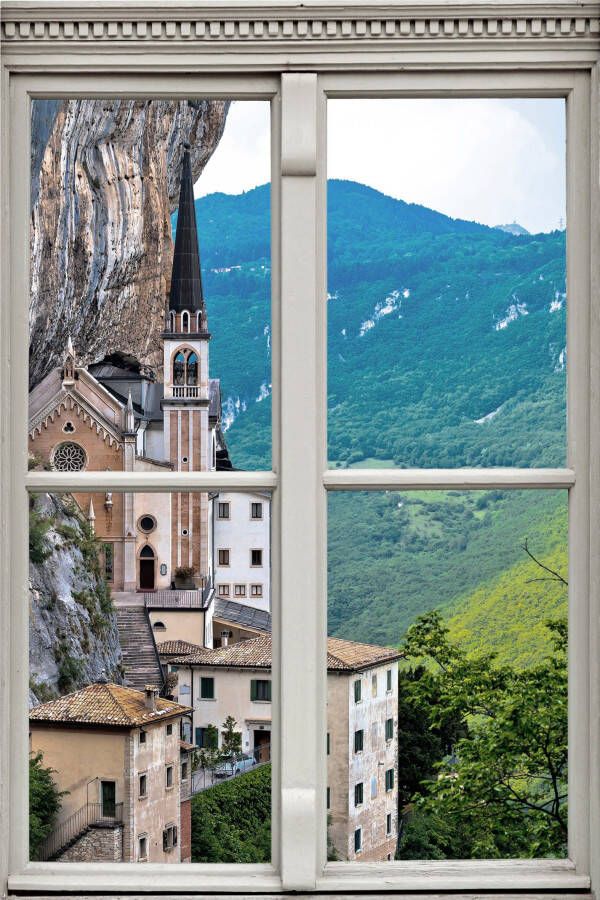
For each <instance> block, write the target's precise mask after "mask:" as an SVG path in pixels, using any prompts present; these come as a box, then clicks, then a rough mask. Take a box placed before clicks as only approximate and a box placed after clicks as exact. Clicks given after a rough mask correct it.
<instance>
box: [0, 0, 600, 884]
mask: <svg viewBox="0 0 600 900" xmlns="http://www.w3.org/2000/svg"><path fill="white" fill-rule="evenodd" d="M2 35H3V38H4V41H5V46H4V52H3V58H2V92H3V103H2V111H1V115H2V126H3V127H2V141H3V143H2V151H3V152H2V177H1V179H0V190H1V192H2V210H3V218H4V221H5V222H10V223H11V225H10V228H4V229H3V230H2V258H3V263H4V264H3V268H2V306H1V308H0V313H1V317H2V318H1V321H0V391H1V393H0V433H1V434H2V438H3V439H2V442H1V446H0V450H1V454H2V457H1V464H2V469H1V471H2V478H3V483H2V488H3V503H2V504H1V506H0V517H1V518H0V527H1V532H2V533H1V538H2V541H1V544H0V552H1V553H2V556H1V560H0V579H1V582H0V584H1V589H2V603H1V604H0V640H2V641H3V642H5V643H4V644H3V646H2V648H1V649H0V667H1V668H0V684H1V689H2V704H3V706H2V709H3V714H4V715H3V720H4V721H8V722H9V727H5V728H3V729H1V730H0V758H1V765H2V771H1V775H2V777H1V778H0V785H1V786H0V823H1V824H0V888H2V890H5V889H7V888H8V890H9V891H11V892H22V893H25V892H28V891H39V892H43V893H48V894H52V893H54V895H58V896H60V895H61V894H64V893H65V892H66V891H72V892H80V893H86V892H90V891H107V892H111V891H112V892H115V893H116V892H120V893H127V892H130V893H131V892H136V891H138V890H139V891H140V892H142V891H144V890H145V891H162V892H168V891H171V890H172V891H179V892H194V891H200V890H202V891H204V892H207V891H213V890H214V891H221V892H227V891H229V892H233V891H241V892H246V891H248V890H249V889H251V890H252V892H253V893H255V894H260V892H261V891H262V892H265V893H273V892H281V891H285V890H300V891H306V892H309V891H314V890H321V891H331V892H336V891H337V892H338V893H342V894H343V893H344V892H348V891H350V890H352V891H369V892H371V894H373V892H377V891H380V890H381V891H383V890H387V891H390V890H393V889H398V890H405V891H417V890H422V891H431V892H434V891H439V890H446V891H447V890H454V891H464V890H476V891H479V890H482V889H484V888H485V889H486V890H487V891H494V890H502V889H509V890H511V891H512V892H516V891H523V892H524V891H528V892H532V891H536V890H552V891H555V892H562V893H565V892H568V891H573V890H578V891H589V890H590V889H591V888H595V890H596V892H598V891H599V890H600V859H599V858H598V854H596V855H595V857H594V856H593V855H592V854H591V847H592V846H600V800H599V797H600V755H599V744H600V634H599V627H598V621H599V619H600V559H599V555H598V552H597V547H596V546H595V545H593V544H591V541H592V536H594V535H595V536H597V535H598V534H599V533H600V464H599V460H600V440H599V433H600V397H599V389H600V304H599V293H600V284H599V281H600V276H599V274H598V267H597V254H598V245H599V229H600V190H599V184H598V170H599V165H600V160H599V153H598V137H599V134H598V129H599V114H598V105H599V104H598V100H599V93H600V92H599V80H600V78H599V71H598V11H597V6H596V5H595V4H594V3H591V2H589V0H582V2H575V0H562V2H561V3H559V4H556V3H554V4H551V3H550V0H545V2H539V0H534V2H532V3H530V4H527V5H526V6H523V5H510V4H509V3H507V2H505V3H499V2H490V3H489V4H487V5H486V7H483V6H482V5H481V4H476V3H475V2H474V0H464V2H461V3H459V2H458V0H455V3H454V4H453V3H452V2H449V3H447V4H444V5H438V6H432V5H429V4H423V5H422V6H418V5H416V6H411V7H407V6H403V5H402V4H400V3H397V4H394V3H392V2H388V4H387V5H381V4H378V5H377V6H369V4H368V3H366V2H365V3H362V4H361V3H359V2H357V0H345V2H343V0H338V2H334V3H331V4H329V5H328V6H325V5H324V4H323V5H322V4H321V3H320V2H319V0H312V2H311V0H307V2H305V3H304V4H303V5H302V6H299V5H297V4H296V3H294V2H290V0H281V4H280V6H277V5H271V4H269V5H264V4H263V5H259V6H251V5H248V4H242V3H240V4H239V5H238V6H236V5H235V4H233V3H230V2H228V0H222V2H218V3H212V4H209V3H205V5H204V6H203V5H201V3H197V2H194V3H193V4H191V3H187V2H186V0H181V2H180V3H179V4H177V5H166V4H163V3H160V2H157V0H147V2H146V3H145V4H144V5H143V6H140V5H139V4H135V5H134V3H132V2H128V0H122V2H121V3H120V4H119V5H118V6H115V5H112V4H109V3H108V2H106V0H97V2H95V3H94V4H93V5H92V4H85V5H83V4H79V5H77V4H76V3H72V2H69V0H53V3H52V4H44V3H41V2H38V3H35V2H33V3H32V4H30V5H27V4H26V3H23V2H16V0H6V2H5V3H4V4H3V22H2ZM265 72H266V73H268V74H260V73H265ZM152 73H158V74H152ZM61 95H62V96H68V97H75V96H108V97H112V96H119V95H121V96H126V97H135V96H151V97H157V98H159V97H177V96H180V97H185V98H187V97H190V96H198V97H233V98H239V99H243V98H244V97H246V98H253V99H257V98H264V99H268V100H270V101H271V110H272V154H271V155H272V173H273V178H272V297H273V303H272V382H273V395H272V408H273V471H272V472H235V471H234V472H229V473H225V474H224V473H217V472H207V473H174V472H169V471H165V472H164V473H163V472H161V473H122V472H118V473H116V472H115V473H110V474H109V473H105V472H89V471H85V472H83V473H61V472H31V473H28V472H27V443H26V433H27V403H28V394H27V356H28V354H27V346H28V315H27V311H28V300H29V279H28V254H29V187H28V185H29V151H30V145H29V102H30V98H31V97H34V96H39V97H43V96H46V97H58V96H61ZM343 96H356V97H358V96H365V97H367V96H389V97H400V96H403V97H429V96H489V97H502V96H528V97H531V96H564V97H565V98H566V99H567V136H568V138H567V139H568V154H567V223H568V242H567V264H568V290H567V293H568V297H569V302H568V345H569V386H568V416H569V446H568V464H567V467H566V468H564V469H536V470H526V469H525V470H520V469H514V470H506V469H491V470H475V469H459V470H440V469H438V470H407V469H404V470H384V469H379V470H371V471H369V470H357V469H351V470H333V471H329V470H327V462H326V460H327V456H326V435H325V428H326V409H327V407H326V320H325V316H326V304H325V302H324V298H325V296H326V267H325V263H326V246H325V205H326V204H325V178H326V171H325V161H326V146H325V131H326V128H325V126H326V100H327V97H343ZM315 235H316V236H317V240H315ZM300 336H301V338H302V339H301V340H300V339H299V337H300ZM75 485H85V488H86V489H94V490H107V489H110V490H113V491H115V490H116V491H124V490H140V491H141V490H143V491H149V490H150V491H152V490H154V491H165V490H181V489H184V490H192V489H194V490H203V491H210V492H215V491H222V492H224V491H231V490H235V491H246V492H248V493H256V492H257V491H273V514H272V535H273V537H272V547H271V559H272V577H273V586H274V591H273V596H274V598H275V599H274V603H273V610H272V613H273V634H274V656H273V669H272V679H273V723H274V724H273V730H272V735H271V741H272V758H273V817H272V862H271V863H270V864H268V865H239V866H230V865H219V864H214V865H209V866H191V865H184V864H182V865H180V866H173V865H163V864H151V863H147V864H145V865H144V866H143V867H140V866H138V865H136V864H126V863H118V864H117V863H115V864H110V863H103V864H89V865H86V866H82V867H78V866H72V865H69V864H60V863H30V862H29V861H28V850H27V757H28V728H27V719H26V716H25V715H24V710H26V708H27V693H28V692H27V688H28V666H27V658H28V654H27V643H28V633H27V631H28V621H27V619H28V616H27V609H28V596H27V575H28V559H27V547H26V541H25V539H24V535H25V534H26V530H27V494H28V492H31V491H45V490H69V489H72V488H73V487H74V486H75ZM511 487H512V488H517V487H519V488H526V487H531V488H539V489H557V488H566V489H568V490H569V512H570V551H569V571H570V586H569V592H570V613H569V638H570V653H569V696H570V718H569V747H570V757H571V764H570V767H569V801H570V813H569V859H568V860H558V861H556V860H519V861H515V860H501V861H494V862H486V861H460V862H451V861H448V862H442V863H440V862H423V863H413V862H397V863H385V864H377V863H362V862H361V863H339V862H336V863H327V862H326V810H325V801H326V791H325V788H326V771H327V767H326V757H325V747H324V746H323V743H324V742H323V734H324V733H325V732H326V674H325V673H326V662H325V661H326V640H325V635H326V497H327V492H328V491H329V490H343V489H352V490H397V489H402V490H418V489H423V488H428V489H430V488H437V489H448V488H459V489H460V488H462V489H477V488H483V489H490V488H506V489H508V488H511ZM282 597H283V598H284V599H283V602H281V601H280V599H279V598H282ZM282 660H283V661H285V664H283V663H282ZM281 698H285V702H284V703H283V702H281ZM299 711H301V715H299V714H298V713H299Z"/></svg>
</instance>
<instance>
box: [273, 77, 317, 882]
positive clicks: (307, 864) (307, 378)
mask: <svg viewBox="0 0 600 900" xmlns="http://www.w3.org/2000/svg"><path fill="white" fill-rule="evenodd" d="M281 96H282V109H281V115H282V120H281V127H282V144H281V146H282V160H281V173H282V177H281V220H280V226H281V232H280V234H281V360H282V362H281V431H280V441H281V455H280V491H278V494H279V502H280V509H279V513H280V519H279V521H280V528H281V532H280V540H281V575H280V577H281V598H282V602H281V611H280V614H281V629H280V653H281V661H282V669H281V687H280V689H281V697H282V698H285V699H284V701H283V702H282V703H281V712H280V717H281V827H280V840H281V845H280V849H281V874H282V880H283V886H284V888H288V889H296V890H302V889H310V888H311V887H314V884H315V879H316V873H317V869H318V867H319V866H320V865H321V864H322V858H321V854H322V850H321V847H320V845H321V843H323V840H324V821H323V823H322V822H321V819H323V820H324V816H323V815H322V807H323V809H324V790H323V798H321V796H320V793H321V792H320V784H321V781H322V780H323V779H322V777H320V776H319V774H318V773H319V771H320V766H321V762H322V761H321V759H320V754H319V741H320V740H321V738H322V732H321V728H320V714H321V712H322V710H323V709H324V691H325V686H324V677H323V671H324V659H325V639H324V634H325V631H324V611H323V609H324V597H323V595H322V594H323V592H322V585H321V574H320V573H321V571H322V560H323V554H324V542H323V527H322V523H323V519H324V492H323V490H322V488H321V484H320V480H321V473H322V461H321V454H320V452H319V448H320V447H322V444H323V440H322V437H323V436H322V432H323V430H324V418H323V416H322V414H321V405H322V401H321V386H322V371H321V359H322V353H321V348H322V341H323V337H324V334H323V328H322V327H321V325H320V321H319V317H320V314H321V311H322V310H321V307H322V304H321V299H322V291H321V290H320V278H319V268H320V266H319V261H318V259H317V241H316V240H315V235H316V234H319V233H320V227H319V220H320V211H319V196H320V194H319V182H318V178H317V156H318V153H317V143H318V142H317V78H316V75H313V74H300V75H291V74H289V75H288V74H284V75H283V76H282V95H281ZM321 799H323V802H322V803H321ZM321 826H323V827H321ZM322 839H323V840H322Z"/></svg>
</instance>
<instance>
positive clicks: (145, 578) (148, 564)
mask: <svg viewBox="0 0 600 900" xmlns="http://www.w3.org/2000/svg"><path fill="white" fill-rule="evenodd" d="M155 563H156V557H155V555H154V550H153V549H152V547H150V546H149V545H148V544H146V546H145V547H142V549H141V550H140V590H141V591H153V590H154V587H155V584H154V570H155Z"/></svg>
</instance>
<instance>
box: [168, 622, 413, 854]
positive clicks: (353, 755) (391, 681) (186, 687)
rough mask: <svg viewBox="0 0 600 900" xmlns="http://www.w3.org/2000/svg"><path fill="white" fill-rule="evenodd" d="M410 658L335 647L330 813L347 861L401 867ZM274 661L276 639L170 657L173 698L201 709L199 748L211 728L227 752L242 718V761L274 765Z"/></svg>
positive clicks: (334, 641) (330, 677)
mask: <svg viewBox="0 0 600 900" xmlns="http://www.w3.org/2000/svg"><path fill="white" fill-rule="evenodd" d="M175 646H176V645H173V646H172V647H170V648H169V649H175ZM400 656H401V654H400V653H399V652H398V651H397V650H396V649H394V648H392V647H378V646H374V645H372V644H362V643H357V642H356V641H346V640H342V639H340V638H328V640H327V780H328V783H327V810H328V816H329V819H330V828H329V833H330V838H331V840H332V841H333V844H334V846H335V848H336V851H337V854H338V856H339V858H340V859H363V860H368V861H378V860H387V859H393V857H394V853H395V850H396V843H397V838H398V660H399V659H400ZM271 659H272V642H271V635H270V634H263V635H260V636H259V637H255V638H251V639H249V640H244V641H241V642H239V643H234V644H230V645H229V646H226V647H220V648H218V649H212V650H211V649H207V648H198V649H196V650H195V651H193V652H190V653H186V654H185V655H181V656H173V655H171V656H170V657H169V661H168V665H169V671H170V673H171V674H172V675H176V677H177V683H176V685H174V686H173V687H172V691H173V696H174V697H175V699H177V700H179V701H181V702H184V703H186V704H189V705H190V706H191V707H192V708H193V740H194V741H195V743H196V744H197V745H198V746H200V747H202V746H205V742H206V740H207V738H209V737H210V733H209V731H208V730H207V729H208V727H209V726H214V727H216V728H217V730H218V732H219V745H221V743H222V725H223V722H224V721H225V719H226V718H227V716H233V717H234V718H235V720H236V723H237V730H238V731H239V732H240V735H241V741H242V751H243V752H244V753H245V754H248V755H250V756H254V758H255V760H256V761H257V762H262V761H265V760H266V759H268V758H269V753H270V740H271ZM173 680H174V679H173ZM301 714H302V711H301V710H298V715H301Z"/></svg>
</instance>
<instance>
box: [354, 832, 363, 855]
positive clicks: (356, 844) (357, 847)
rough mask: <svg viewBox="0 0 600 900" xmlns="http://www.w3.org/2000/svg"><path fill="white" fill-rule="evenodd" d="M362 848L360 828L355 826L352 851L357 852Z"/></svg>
mask: <svg viewBox="0 0 600 900" xmlns="http://www.w3.org/2000/svg"><path fill="white" fill-rule="evenodd" d="M361 848H362V828H357V829H356V831H355V832H354V852H355V853H359V852H360V850H361Z"/></svg>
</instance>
